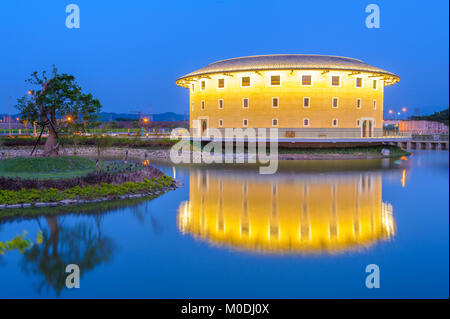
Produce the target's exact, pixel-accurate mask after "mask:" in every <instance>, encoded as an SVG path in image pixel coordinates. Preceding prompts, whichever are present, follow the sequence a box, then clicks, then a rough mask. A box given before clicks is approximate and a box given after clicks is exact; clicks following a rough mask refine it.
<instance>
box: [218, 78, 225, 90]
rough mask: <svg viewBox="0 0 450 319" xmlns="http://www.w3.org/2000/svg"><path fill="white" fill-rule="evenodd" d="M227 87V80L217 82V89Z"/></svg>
mask: <svg viewBox="0 0 450 319" xmlns="http://www.w3.org/2000/svg"><path fill="white" fill-rule="evenodd" d="M224 87H225V79H218V80H217V88H218V89H223V88H224Z"/></svg>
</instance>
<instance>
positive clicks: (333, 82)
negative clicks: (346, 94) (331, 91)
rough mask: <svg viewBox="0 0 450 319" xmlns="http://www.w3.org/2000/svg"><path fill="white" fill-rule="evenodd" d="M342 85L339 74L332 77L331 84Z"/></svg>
mask: <svg viewBox="0 0 450 319" xmlns="http://www.w3.org/2000/svg"><path fill="white" fill-rule="evenodd" d="M339 85H340V77H339V75H333V76H332V77H331V86H339Z"/></svg>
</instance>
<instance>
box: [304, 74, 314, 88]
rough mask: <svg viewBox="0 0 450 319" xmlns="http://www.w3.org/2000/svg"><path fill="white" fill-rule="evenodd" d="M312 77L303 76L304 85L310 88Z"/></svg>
mask: <svg viewBox="0 0 450 319" xmlns="http://www.w3.org/2000/svg"><path fill="white" fill-rule="evenodd" d="M311 78H312V77H311V75H302V85H304V86H309V85H311Z"/></svg>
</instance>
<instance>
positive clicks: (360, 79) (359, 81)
mask: <svg viewBox="0 0 450 319" xmlns="http://www.w3.org/2000/svg"><path fill="white" fill-rule="evenodd" d="M356 87H357V88H362V78H356Z"/></svg>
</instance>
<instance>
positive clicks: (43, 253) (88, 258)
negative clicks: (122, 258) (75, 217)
mask: <svg viewBox="0 0 450 319" xmlns="http://www.w3.org/2000/svg"><path fill="white" fill-rule="evenodd" d="M45 220H46V222H47V225H48V229H42V244H41V245H35V246H33V247H32V248H31V249H29V250H28V251H26V252H25V254H24V259H23V262H22V268H23V270H24V272H25V273H29V274H32V275H33V276H36V277H41V278H40V282H39V283H38V286H37V291H38V293H40V292H41V291H42V289H43V288H44V287H45V288H47V289H49V288H53V289H54V290H55V291H56V293H57V295H59V294H60V293H61V291H62V289H63V288H64V287H65V280H66V277H67V275H68V274H67V273H66V272H65V268H66V266H67V265H69V264H77V265H78V266H79V267H80V274H81V275H83V274H85V273H86V272H87V271H89V270H92V269H94V268H95V267H96V266H98V265H99V264H101V263H103V262H107V261H109V260H111V258H112V255H113V252H114V249H115V247H114V243H113V241H112V240H111V239H110V238H108V237H102V235H101V232H100V224H99V223H96V224H97V230H95V229H94V228H93V227H92V226H91V225H89V224H88V223H86V222H79V223H77V224H75V225H73V226H67V225H63V224H62V222H61V221H62V219H61V217H59V216H50V217H45Z"/></svg>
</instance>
